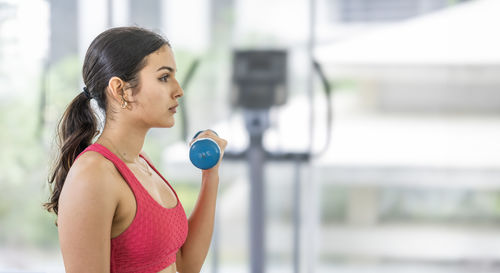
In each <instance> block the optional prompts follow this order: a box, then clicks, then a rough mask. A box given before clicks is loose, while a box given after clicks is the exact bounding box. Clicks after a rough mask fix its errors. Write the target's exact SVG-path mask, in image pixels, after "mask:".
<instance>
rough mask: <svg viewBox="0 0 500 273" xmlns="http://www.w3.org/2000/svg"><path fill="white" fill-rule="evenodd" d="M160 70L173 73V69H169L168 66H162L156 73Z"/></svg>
mask: <svg viewBox="0 0 500 273" xmlns="http://www.w3.org/2000/svg"><path fill="white" fill-rule="evenodd" d="M162 69H166V70H168V71H170V72H174V69H173V68H172V67H170V66H162V67H160V68H158V69H157V70H156V71H160V70H162Z"/></svg>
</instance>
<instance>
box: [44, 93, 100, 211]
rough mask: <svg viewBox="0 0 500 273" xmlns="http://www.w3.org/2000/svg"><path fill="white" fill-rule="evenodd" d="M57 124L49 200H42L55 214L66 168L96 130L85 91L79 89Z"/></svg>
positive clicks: (88, 142)
mask: <svg viewBox="0 0 500 273" xmlns="http://www.w3.org/2000/svg"><path fill="white" fill-rule="evenodd" d="M57 127H58V129H57V136H58V137H57V146H58V148H59V149H58V150H59V152H58V154H59V156H58V158H57V159H56V160H55V162H54V166H53V169H52V171H51V173H50V174H49V184H50V185H51V190H52V193H51V196H50V198H49V202H47V203H45V204H44V206H45V208H46V209H47V210H48V211H49V212H54V213H55V214H56V215H57V214H58V209H59V195H60V194H61V190H62V187H63V185H64V181H65V180H66V176H67V175H68V172H69V169H70V168H71V166H72V165H73V162H75V159H76V157H77V156H78V155H79V154H80V153H81V152H82V151H83V150H85V148H87V146H89V145H90V144H92V139H93V138H94V137H95V136H96V135H97V133H98V131H97V119H96V116H95V115H94V113H93V112H92V108H91V107H90V99H88V98H87V96H86V95H85V93H83V92H82V93H80V94H79V95H78V96H76V98H74V99H73V101H72V102H71V103H70V104H69V106H68V108H67V109H66V111H65V112H64V114H63V116H62V118H61V120H60V121H59V124H58V126H57Z"/></svg>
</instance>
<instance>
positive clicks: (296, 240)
mask: <svg viewBox="0 0 500 273" xmlns="http://www.w3.org/2000/svg"><path fill="white" fill-rule="evenodd" d="M294 167H295V174H294V176H295V180H294V188H293V199H294V205H293V272H294V273H299V272H300V232H301V212H302V206H301V200H300V199H301V194H300V193H301V187H300V186H301V185H300V182H301V177H300V175H301V174H300V160H299V159H298V158H297V159H296V160H295V164H294Z"/></svg>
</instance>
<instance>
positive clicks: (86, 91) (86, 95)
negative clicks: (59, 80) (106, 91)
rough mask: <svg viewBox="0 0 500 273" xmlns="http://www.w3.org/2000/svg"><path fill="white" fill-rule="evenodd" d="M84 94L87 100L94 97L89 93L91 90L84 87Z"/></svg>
mask: <svg viewBox="0 0 500 273" xmlns="http://www.w3.org/2000/svg"><path fill="white" fill-rule="evenodd" d="M83 94H85V97H87V99H89V100H90V99H92V96H91V95H90V92H89V89H88V88H87V87H86V86H85V87H83Z"/></svg>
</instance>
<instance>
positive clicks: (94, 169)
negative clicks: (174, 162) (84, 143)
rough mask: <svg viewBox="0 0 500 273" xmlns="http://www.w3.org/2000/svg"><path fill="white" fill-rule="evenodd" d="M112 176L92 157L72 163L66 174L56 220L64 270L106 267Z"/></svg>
mask: <svg viewBox="0 0 500 273" xmlns="http://www.w3.org/2000/svg"><path fill="white" fill-rule="evenodd" d="M83 156H84V155H82V157H83ZM81 159H83V158H81V157H80V160H81ZM112 179H113V177H112V175H111V172H110V170H109V166H108V168H106V165H105V164H103V163H102V160H99V159H97V158H93V157H92V156H91V157H89V158H86V160H81V161H80V162H78V164H74V165H73V167H72V168H71V170H70V172H69V173H68V176H67V178H66V181H65V183H64V187H63V190H62V192H61V196H60V198H59V215H58V220H57V223H58V232H59V243H60V245H61V252H62V255H63V259H64V266H65V268H66V272H68V273H79V272H95V273H101V272H102V273H104V272H106V273H108V272H109V270H110V241H111V239H110V238H111V224H112V221H113V216H114V213H115V209H116V206H117V204H118V198H117V193H116V190H115V189H114V188H113V183H112V181H113V180H112Z"/></svg>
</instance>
